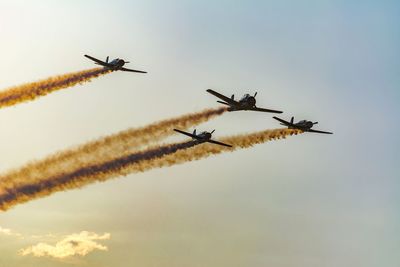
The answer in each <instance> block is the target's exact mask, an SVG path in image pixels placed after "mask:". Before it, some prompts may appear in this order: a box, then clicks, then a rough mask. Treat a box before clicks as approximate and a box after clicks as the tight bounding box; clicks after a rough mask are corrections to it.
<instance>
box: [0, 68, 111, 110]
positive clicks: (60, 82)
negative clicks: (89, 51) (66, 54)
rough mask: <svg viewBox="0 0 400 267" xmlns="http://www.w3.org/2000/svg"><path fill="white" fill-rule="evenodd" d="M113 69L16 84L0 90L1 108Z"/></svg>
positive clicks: (74, 73) (87, 71)
mask: <svg viewBox="0 0 400 267" xmlns="http://www.w3.org/2000/svg"><path fill="white" fill-rule="evenodd" d="M110 72H112V70H109V69H104V68H94V69H89V70H84V71H78V72H72V73H68V74H64V75H59V76H54V77H50V78H47V79H44V80H41V81H37V82H32V83H27V84H23V85H18V86H14V87H11V88H8V89H6V90H4V91H1V92H0V108H3V107H7V106H13V105H15V104H18V103H21V102H26V101H31V100H34V99H36V98H38V97H40V96H44V95H47V94H49V93H51V92H53V91H56V90H61V89H64V88H67V87H71V86H74V85H77V84H78V83H83V82H87V81H90V80H91V79H92V78H96V77H98V76H100V75H103V74H106V73H110Z"/></svg>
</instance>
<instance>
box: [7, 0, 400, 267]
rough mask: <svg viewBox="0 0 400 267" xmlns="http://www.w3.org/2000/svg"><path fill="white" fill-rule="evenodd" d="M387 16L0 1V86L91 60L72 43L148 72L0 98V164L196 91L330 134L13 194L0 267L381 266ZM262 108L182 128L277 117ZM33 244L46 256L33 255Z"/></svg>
mask: <svg viewBox="0 0 400 267" xmlns="http://www.w3.org/2000/svg"><path fill="white" fill-rule="evenodd" d="M399 25H400V4H399V3H398V2H397V1H355V0H353V1H324V0H322V1H317V0H315V1H311V0H310V1H256V0H253V1H94V0H91V1H50V0H47V1H45V0H37V1H16V0H12V1H11V0H10V1H5V0H0V36H1V42H0V48H1V51H2V53H1V63H2V64H0V73H2V75H1V79H0V88H3V89H6V88H7V87H10V86H12V85H18V84H22V83H25V82H30V81H34V80H38V79H42V78H46V77H49V76H51V75H56V74H63V73H67V72H71V71H77V70H83V69H87V68H91V67H93V64H92V62H90V61H89V60H87V59H86V58H84V57H83V55H84V54H90V55H93V56H96V57H99V58H105V57H106V56H110V57H111V58H115V57H122V58H124V59H127V60H130V61H131V63H130V64H129V67H133V68H137V69H143V70H147V71H148V72H149V73H148V74H144V75H142V74H132V73H123V72H116V73H111V74H109V75H106V76H103V77H100V78H98V79H95V80H93V81H92V82H91V83H87V84H84V85H79V86H76V87H73V88H69V89H66V90H62V91H58V92H55V93H53V94H51V95H48V96H46V97H43V98H40V99H38V100H36V101H34V102H29V103H24V104H20V105H16V106H14V107H10V108H4V109H3V110H1V111H0V123H1V125H2V127H1V137H2V138H0V148H1V151H2V153H1V154H0V168H1V170H4V171H6V170H8V169H10V168H15V167H18V166H20V165H22V164H24V163H26V162H27V161H31V160H34V159H40V158H42V157H44V156H46V155H48V154H51V153H54V152H55V151H57V150H60V149H64V148H68V147H69V146H72V145H77V144H81V143H84V142H86V141H88V140H91V139H94V138H98V137H100V136H103V135H106V134H110V133H115V132H118V131H120V130H123V129H126V128H129V127H136V126H141V125H146V124H147V123H151V122H153V121H155V120H160V119H163V118H169V117H172V116H176V115H179V114H184V113H187V112H194V111H198V110H201V109H203V108H206V107H215V106H217V103H216V102H215V100H216V99H215V98H214V97H212V96H211V95H209V94H207V93H206V92H205V89H207V88H214V89H215V90H218V91H221V92H223V93H226V94H228V95H230V94H231V93H235V95H237V96H240V95H242V94H244V93H254V92H255V91H257V92H258V96H257V100H258V105H259V106H265V107H270V108H276V109H282V110H284V111H285V113H284V114H283V115H282V117H284V118H290V116H292V115H294V116H295V117H296V118H297V119H310V120H313V121H319V124H318V128H319V129H321V130H328V131H333V132H334V135H331V136H325V135H313V134H304V135H301V136H295V137H290V138H288V139H286V140H279V141H273V142H269V143H266V144H263V145H259V146H256V147H254V148H251V149H247V150H241V151H237V152H234V153H227V154H222V155H218V156H215V157H210V158H208V159H205V160H201V161H197V162H192V163H187V164H184V165H179V166H174V167H170V168H163V169H157V170H153V171H150V172H147V173H143V174H135V175H130V176H127V177H124V178H118V179H115V180H112V181H107V182H105V183H101V184H93V185H89V186H87V187H85V188H82V189H79V190H73V191H68V192H63V193H57V194H54V195H52V196H50V197H46V198H42V199H40V200H35V201H32V202H29V203H26V204H23V205H19V206H16V207H15V208H13V209H11V210H9V211H7V212H2V213H0V267H25V266H44V267H50V266H52V267H53V266H55V267H61V266H93V267H94V266H96V267H109V266H112V267H119V266H121V267H122V266H144V267H147V266H215V267H217V266H218V267H220V266H230V267H231V266H255V267H263V266H277V267H291V266H296V267H297V266H359V267H373V266H380V267H381V266H385V267H391V266H393V267H395V266H399V264H400V254H399V250H400V237H399V232H400V212H399V208H398V203H400V197H399V196H400V182H399V178H400V171H399V165H398V164H399V158H400V153H399V148H400V142H399V139H398V136H399V134H400V126H399V124H398V123H399V115H400V107H399V104H400V90H399V85H400V79H399V77H400V73H399V70H400V63H399V62H400V60H399V59H400V54H399V53H400V52H399V47H400V28H399ZM271 117H272V116H271V115H270V114H261V113H251V112H242V113H240V112H238V113H229V114H225V115H223V116H221V117H219V118H217V119H215V120H212V121H210V122H208V123H206V124H204V125H201V126H200V127H199V129H200V130H208V129H214V128H215V129H217V131H216V136H217V137H218V136H223V135H228V134H233V133H244V132H252V131H256V130H261V129H268V128H276V127H278V126H279V125H278V124H277V123H276V122H275V121H274V120H273V119H272V118H271ZM7 229H8V230H7ZM70 238H74V239H73V240H80V242H79V244H75V246H74V245H73V242H70V240H71V239H70ZM74 242H76V241H74ZM39 243H42V245H39V247H41V248H42V249H43V247H45V248H47V249H49V250H52V253H53V254H52V255H53V256H47V257H37V256H35V254H34V253H33V252H32V249H34V248H38V249H39V247H38V246H36V245H37V244H39ZM46 244H47V245H46ZM71 244H72V245H71ZM53 246H54V247H53ZM22 251H25V252H26V253H24V254H26V255H25V256H23V255H21V254H22ZM60 251H62V252H65V251H68V252H70V253H72V254H71V256H69V257H66V258H57V257H55V256H54V255H58V254H57V253H58V252H60ZM79 253H81V255H74V254H79Z"/></svg>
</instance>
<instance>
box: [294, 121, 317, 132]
mask: <svg viewBox="0 0 400 267" xmlns="http://www.w3.org/2000/svg"><path fill="white" fill-rule="evenodd" d="M313 125H314V123H313V122H312V121H307V120H302V121H299V122H297V123H294V126H289V127H288V128H289V129H299V130H302V131H307V130H310V129H311V128H312V127H313Z"/></svg>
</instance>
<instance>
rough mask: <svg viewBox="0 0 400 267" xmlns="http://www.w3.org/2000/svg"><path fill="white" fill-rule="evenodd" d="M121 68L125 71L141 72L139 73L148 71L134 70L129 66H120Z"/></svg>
mask: <svg viewBox="0 0 400 267" xmlns="http://www.w3.org/2000/svg"><path fill="white" fill-rule="evenodd" d="M119 70H123V71H130V72H139V73H147V71H142V70H132V69H127V68H120V69H119Z"/></svg>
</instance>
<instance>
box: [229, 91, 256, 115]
mask: <svg viewBox="0 0 400 267" xmlns="http://www.w3.org/2000/svg"><path fill="white" fill-rule="evenodd" d="M238 102H239V105H235V106H230V108H229V109H228V110H229V111H235V110H248V109H252V108H255V107H256V98H255V97H254V96H251V95H249V94H245V95H244V96H243V97H242V98H241V99H240V100H239V101H238Z"/></svg>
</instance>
